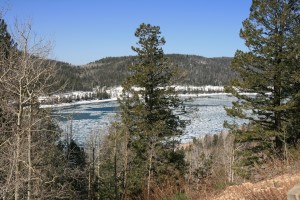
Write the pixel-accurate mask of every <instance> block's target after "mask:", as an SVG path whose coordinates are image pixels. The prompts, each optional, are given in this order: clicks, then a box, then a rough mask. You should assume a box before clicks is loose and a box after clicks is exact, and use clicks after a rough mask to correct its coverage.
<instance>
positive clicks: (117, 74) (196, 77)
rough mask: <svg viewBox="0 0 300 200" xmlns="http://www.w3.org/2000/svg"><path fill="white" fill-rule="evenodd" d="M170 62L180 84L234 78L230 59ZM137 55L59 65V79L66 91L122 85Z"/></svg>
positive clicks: (197, 58) (179, 57) (217, 82)
mask: <svg viewBox="0 0 300 200" xmlns="http://www.w3.org/2000/svg"><path fill="white" fill-rule="evenodd" d="M165 56H166V57H167V58H169V59H170V62H171V63H173V64H175V65H177V66H178V67H179V68H180V69H181V70H182V74H183V77H182V78H181V79H180V80H179V81H178V83H177V84H178V85H194V86H202V85H217V86H219V85H225V84H227V83H228V81H229V80H231V79H232V78H233V77H234V73H233V72H232V71H231V70H230V63H231V61H232V58H230V57H215V58H206V57H202V56H197V55H183V54H166V55H165ZM136 58H137V57H136V56H122V57H107V58H103V59H99V60H96V61H94V62H90V63H88V64H86V65H83V66H73V65H71V64H68V63H64V62H58V65H57V66H58V72H59V73H58V76H57V79H58V80H59V81H61V82H64V81H67V82H68V84H67V86H66V88H65V91H74V90H83V91H85V90H91V89H92V88H93V87H96V86H101V87H103V86H107V87H111V86H117V85H121V84H122V82H123V80H124V79H125V77H126V76H128V66H130V65H132V64H134V62H135V60H136Z"/></svg>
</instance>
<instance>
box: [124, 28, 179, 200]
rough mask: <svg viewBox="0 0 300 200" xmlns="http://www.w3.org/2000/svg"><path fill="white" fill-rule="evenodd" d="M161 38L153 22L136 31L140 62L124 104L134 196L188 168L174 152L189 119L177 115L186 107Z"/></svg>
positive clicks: (132, 71) (132, 70)
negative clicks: (180, 109) (182, 107)
mask: <svg viewBox="0 0 300 200" xmlns="http://www.w3.org/2000/svg"><path fill="white" fill-rule="evenodd" d="M160 34H161V32H160V27H158V26H152V25H150V24H141V25H140V27H139V28H138V29H137V30H136V32H135V36H136V37H138V38H139V41H138V43H137V45H138V46H137V47H132V49H133V51H135V52H136V53H137V54H138V59H137V62H136V63H135V64H134V65H132V66H131V67H130V69H129V70H130V76H129V78H128V79H127V80H126V81H125V82H124V84H123V88H124V89H123V96H122V99H121V100H120V105H121V117H122V122H123V123H124V125H125V126H126V127H127V130H128V134H129V136H128V147H129V149H130V151H131V160H130V163H129V169H128V170H129V172H128V184H129V186H128V187H131V188H132V190H131V192H132V194H133V195H140V194H141V191H142V189H143V187H144V189H145V188H147V198H150V190H151V189H153V187H154V185H159V184H160V183H162V182H164V181H165V180H166V179H167V178H169V177H175V176H177V177H176V178H178V176H179V175H180V172H182V170H183V168H184V160H183V154H182V153H181V152H179V151H176V150H175V148H176V144H178V142H179V141H178V136H180V135H182V130H183V128H184V121H182V120H180V119H179V117H178V116H177V115H176V113H175V112H174V109H176V108H178V107H179V106H180V105H181V102H180V100H179V99H178V97H177V95H176V92H175V90H174V88H173V87H171V85H172V83H173V81H174V80H175V78H176V69H175V68H174V67H173V66H171V65H170V63H169V62H168V61H167V59H166V58H165V57H164V52H163V50H162V48H161V46H162V45H164V44H165V39H164V38H163V37H161V36H160ZM173 175H175V176H173ZM130 185H131V186H130Z"/></svg>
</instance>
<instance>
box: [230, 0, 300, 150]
mask: <svg viewBox="0 0 300 200" xmlns="http://www.w3.org/2000/svg"><path fill="white" fill-rule="evenodd" d="M299 3H300V2H299V1H298V0H253V1H252V6H251V9H250V15H249V17H248V18H247V19H246V20H245V21H244V22H243V29H241V32H240V36H241V38H242V39H244V40H245V44H246V46H247V47H248V49H249V51H248V52H243V51H240V50H238V51H237V52H236V54H235V57H234V60H233V62H232V64H231V67H232V69H233V70H234V71H235V72H237V74H238V78H236V79H235V80H233V81H232V82H231V84H230V85H229V86H228V87H227V88H226V89H227V92H231V93H232V94H233V95H234V96H235V97H237V99H238V100H237V101H236V102H234V103H233V107H232V108H230V109H227V114H228V115H230V116H234V117H239V118H243V119H248V120H249V122H250V123H249V124H251V128H248V131H246V132H245V131H240V130H238V131H237V134H236V136H237V137H236V138H237V140H238V141H241V142H242V141H261V142H260V144H261V145H258V146H255V150H256V152H259V151H261V150H263V149H269V150H270V149H273V150H276V152H277V153H282V152H283V151H282V147H283V144H284V143H285V142H287V141H288V140H289V138H291V137H295V136H296V135H297V138H299V128H297V130H295V129H294V128H293V133H292V132H291V131H289V132H288V133H287V127H290V128H291V126H290V123H291V122H295V119H293V118H295V113H298V112H297V111H296V110H298V111H299V104H298V105H296V104H297V103H296V102H297V100H296V99H297V98H298V99H299V97H297V95H296V94H297V93H298V92H299V79H298V80H297V78H296V77H298V78H299V76H297V74H298V75H299V71H300V68H299V63H300V62H299V52H300V49H299V46H300V40H299V34H300V29H299V9H300V8H299ZM240 92H250V93H256V95H255V97H253V96H249V95H243V94H241V93H240ZM233 127H235V126H233ZM291 133H292V134H291Z"/></svg>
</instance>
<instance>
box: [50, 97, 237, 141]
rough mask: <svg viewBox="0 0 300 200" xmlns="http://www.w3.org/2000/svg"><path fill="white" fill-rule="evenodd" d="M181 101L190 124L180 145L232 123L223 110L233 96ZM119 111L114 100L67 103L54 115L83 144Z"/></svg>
mask: <svg viewBox="0 0 300 200" xmlns="http://www.w3.org/2000/svg"><path fill="white" fill-rule="evenodd" d="M181 98H182V99H183V100H184V104H185V107H186V110H187V111H188V112H187V113H188V114H187V115H185V116H183V117H184V118H185V119H190V120H191V124H190V125H189V126H188V127H187V128H186V130H185V134H184V135H183V136H182V137H181V140H182V142H187V141H189V140H191V139H192V138H194V137H196V138H198V137H201V136H204V135H205V134H214V133H219V132H221V131H224V128H223V122H224V120H228V121H232V120H233V119H231V118H229V117H228V116H227V115H226V113H225V110H224V106H226V107H230V106H231V102H232V101H233V100H234V98H233V97H230V96H227V95H225V94H209V95H198V96H197V95H194V96H193V97H190V96H189V97H187V96H181ZM117 110H118V103H117V101H107V100H106V101H104V102H103V101H96V102H84V103H83V104H79V103H77V104H68V105H65V106H60V107H54V108H53V115H54V116H55V118H56V119H57V121H58V123H59V126H60V127H61V128H62V130H63V131H65V132H68V133H72V135H73V137H74V139H76V140H77V141H78V142H79V143H80V144H84V143H85V142H86V140H87V138H88V137H89V135H90V134H91V133H93V132H94V133H97V134H105V129H106V128H107V127H108V125H109V124H110V122H111V121H112V120H114V116H115V114H116V113H117ZM238 122H239V123H241V121H238Z"/></svg>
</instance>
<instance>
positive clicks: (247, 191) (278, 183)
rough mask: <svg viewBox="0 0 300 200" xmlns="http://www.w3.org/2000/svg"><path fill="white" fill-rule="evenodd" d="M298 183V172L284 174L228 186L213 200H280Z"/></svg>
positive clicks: (299, 174) (299, 179)
mask: <svg viewBox="0 0 300 200" xmlns="http://www.w3.org/2000/svg"><path fill="white" fill-rule="evenodd" d="M297 183H300V172H298V173H290V174H284V175H281V176H277V177H275V178H272V179H269V180H265V181H260V182H257V183H250V182H247V183H243V184H242V185H236V186H230V187H228V188H227V189H226V190H225V191H223V192H222V193H221V194H220V195H218V196H217V197H213V198H211V199H215V200H269V199H272V200H281V199H286V198H287V195H286V194H287V192H288V190H289V189H291V188H292V187H293V186H294V185H296V184H297Z"/></svg>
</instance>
